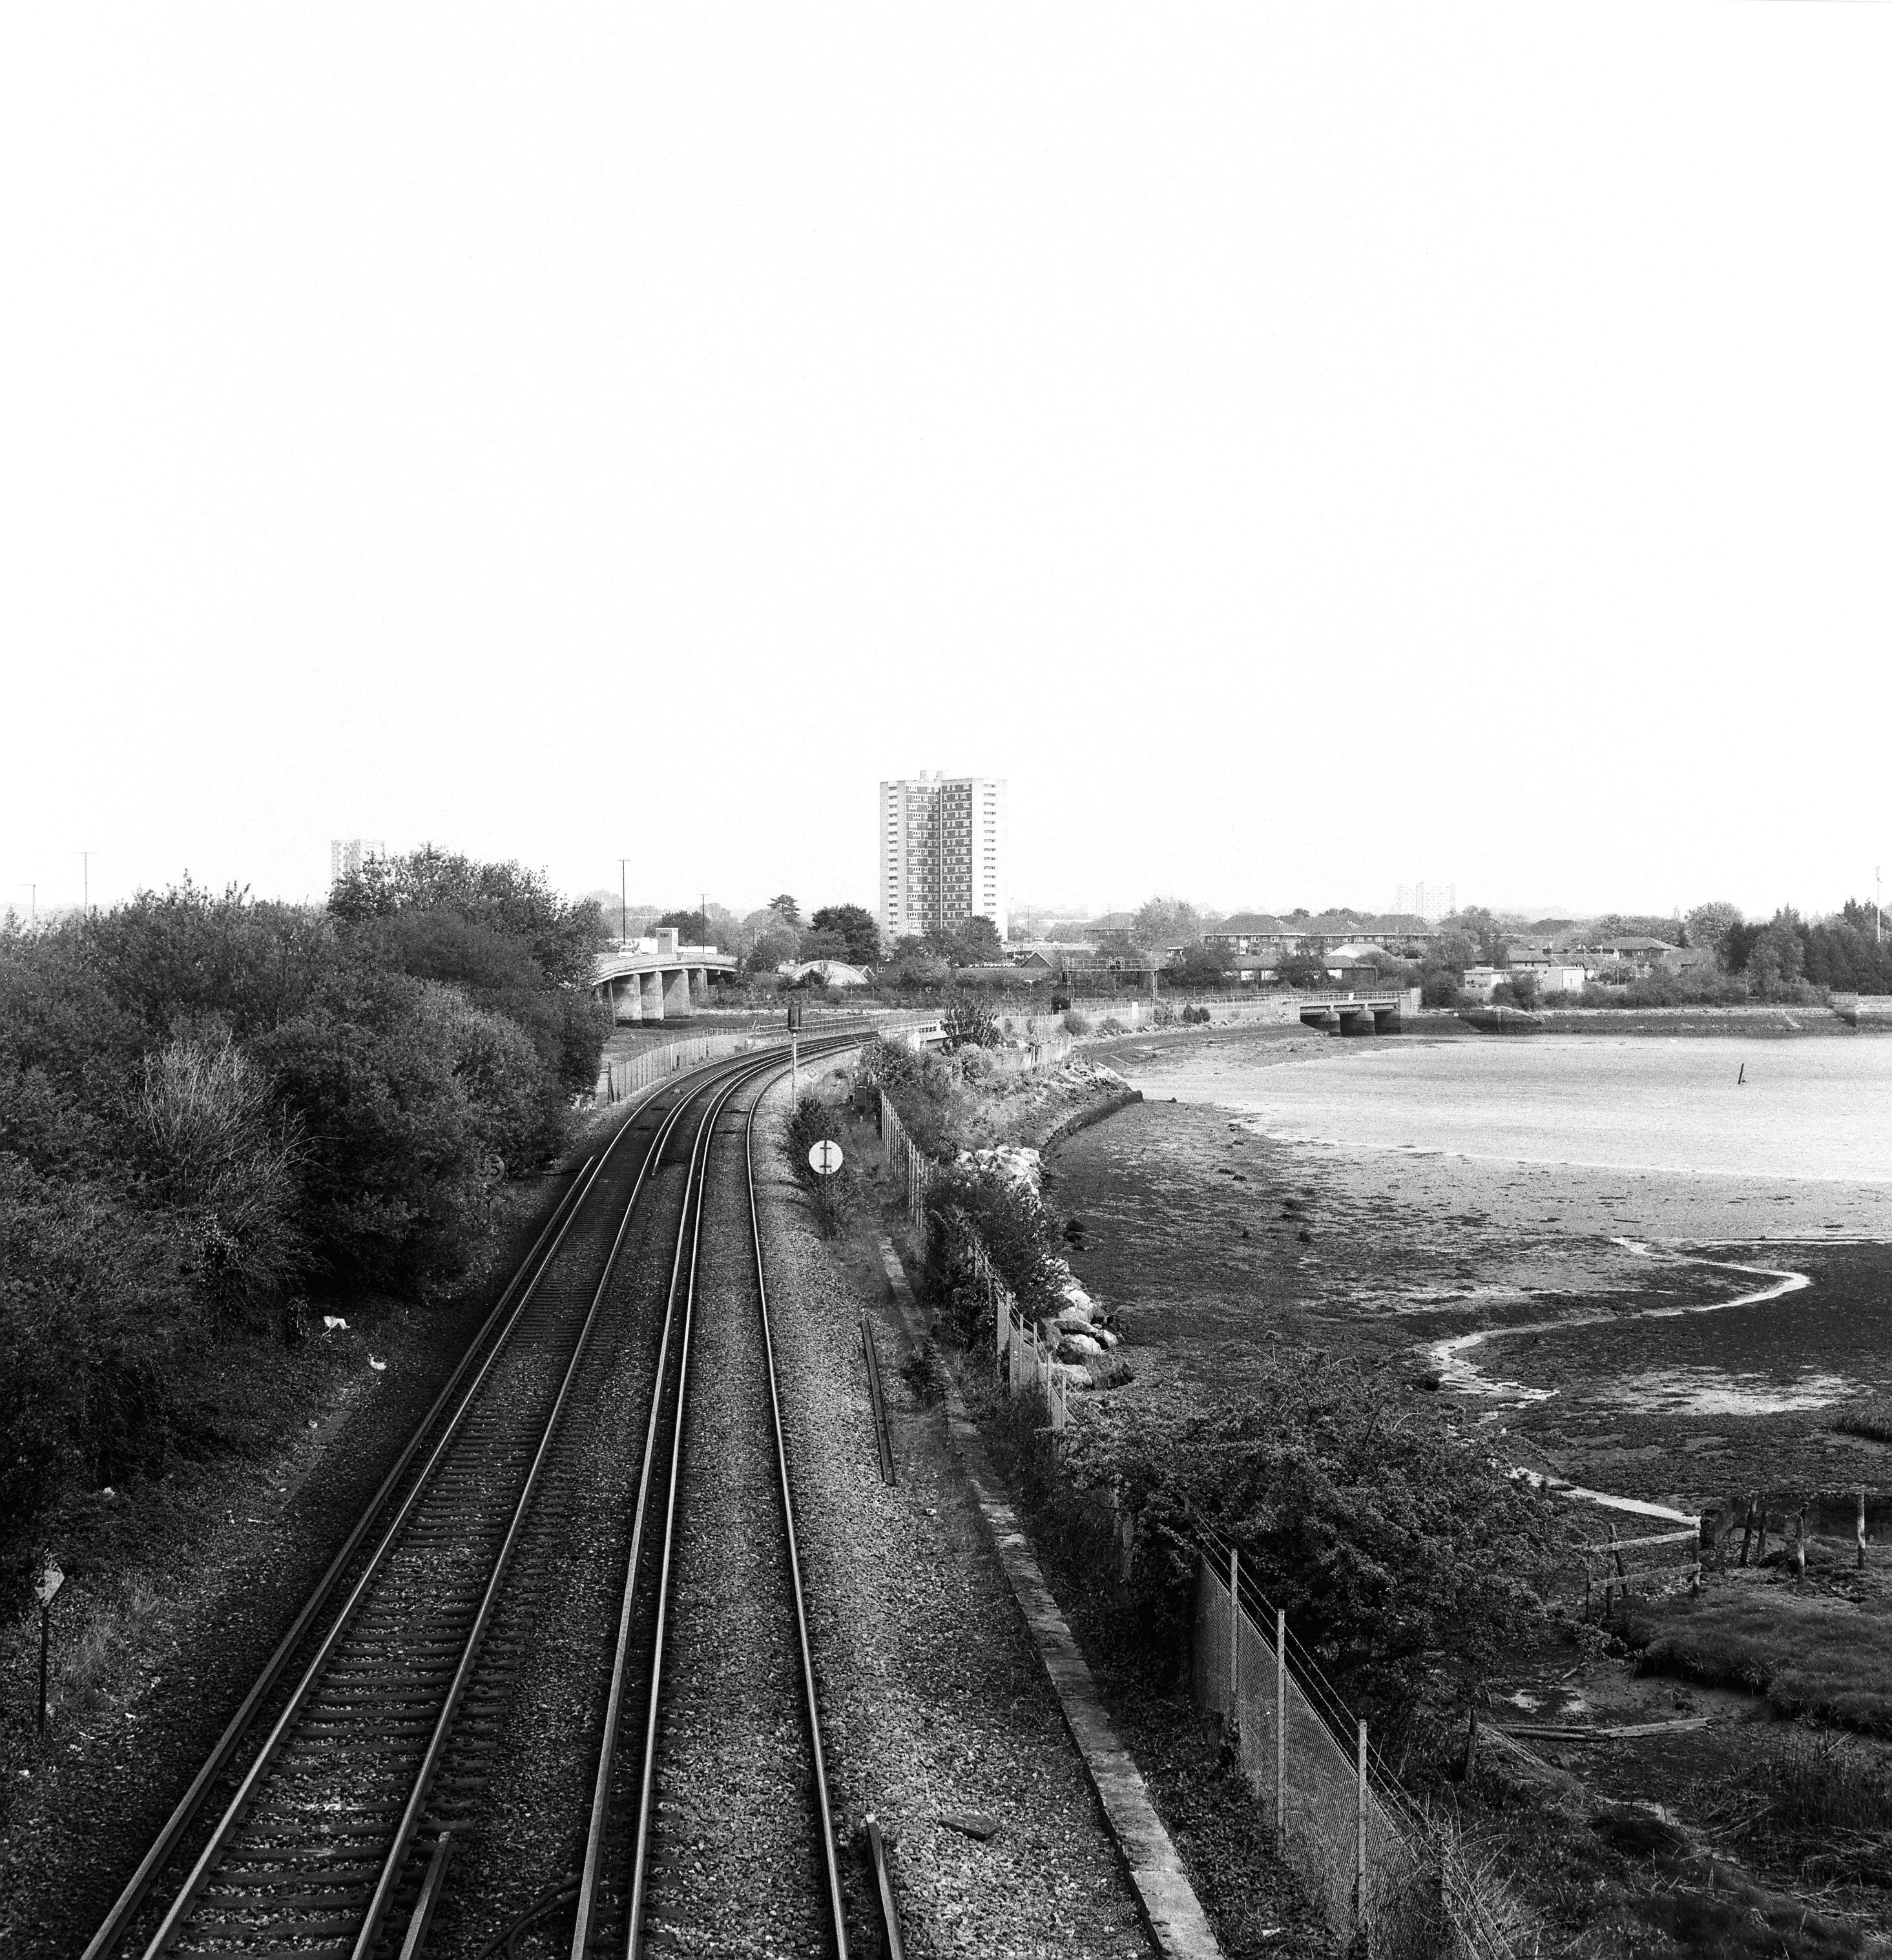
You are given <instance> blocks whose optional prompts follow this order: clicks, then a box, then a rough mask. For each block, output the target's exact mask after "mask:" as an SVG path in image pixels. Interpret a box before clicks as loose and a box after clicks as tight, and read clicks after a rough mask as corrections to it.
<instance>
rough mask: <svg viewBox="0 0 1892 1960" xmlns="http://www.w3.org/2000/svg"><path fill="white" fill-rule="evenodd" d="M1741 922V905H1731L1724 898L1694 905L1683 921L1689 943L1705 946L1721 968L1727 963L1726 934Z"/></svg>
mask: <svg viewBox="0 0 1892 1960" xmlns="http://www.w3.org/2000/svg"><path fill="white" fill-rule="evenodd" d="M1739 924H1741V907H1740V906H1739V905H1730V904H1728V902H1727V901H1726V900H1725V899H1711V900H1710V901H1709V902H1708V903H1707V904H1706V905H1697V906H1696V907H1695V908H1694V909H1693V911H1692V912H1690V914H1689V915H1688V917H1687V918H1686V919H1684V920H1683V928H1684V929H1685V930H1686V931H1687V934H1688V943H1689V944H1690V946H1696V947H1706V949H1707V950H1708V951H1709V952H1710V953H1713V954H1714V956H1715V960H1716V963H1718V965H1719V966H1722V967H1723V968H1725V967H1726V966H1727V965H1728V935H1729V934H1731V932H1733V931H1734V928H1736V927H1737V926H1738V925H1739Z"/></svg>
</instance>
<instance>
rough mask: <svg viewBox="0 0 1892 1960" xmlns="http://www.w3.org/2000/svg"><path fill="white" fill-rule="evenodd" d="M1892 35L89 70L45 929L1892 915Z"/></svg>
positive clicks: (168, 41) (58, 47) (5, 896)
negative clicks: (1544, 912) (832, 918)
mask: <svg viewBox="0 0 1892 1960" xmlns="http://www.w3.org/2000/svg"><path fill="white" fill-rule="evenodd" d="M1888 100H1892V8H1885V7H1876V8H1865V7H1861V8H1853V7H1839V6H1833V7H1793V6H1785V5H1725V4H1724V5H1715V6H1706V5H1702V6H1697V5H1661V4H1651V0H1634V4H1631V5H1599V4H1597V0H1585V4H1583V5H1576V6H1567V7H1556V6H1546V5H1530V6H1518V5H1516V4H1515V0H1505V4H1503V5H1489V6H1468V5H1450V6H1448V5H1425V4H1417V5H1416V4H1413V0H1398V4H1397V5H1363V4H1362V5H1351V4H1332V5H1307V4H1304V0H1302V4H1297V5H1266V4H1257V0H1244V4H1242V5H1239V6H1234V7H1229V8H1214V7H1206V6H1195V7H1186V8H1156V7H1149V6H1144V7H1139V8H1134V9H1129V8H1105V7H1100V6H1097V5H1089V4H1087V5H1083V6H1081V7H1072V8H1057V7H1053V6H1050V5H1033V6H1030V7H1028V8H1020V7H1017V6H1012V5H1006V6H1002V7H977V6H970V5H954V6H951V7H944V6H934V7H927V8H919V7H914V6H895V7H889V6H887V5H874V6H872V7H862V8H836V7H821V6H816V5H797V6H794V7H790V8H783V7H780V6H775V5H771V6H768V7H749V6H741V5H718V6H716V7H714V8H702V7H687V8H686V7H677V8H667V9H661V10H660V9H655V8H626V7H623V6H618V5H613V6H611V7H609V8H591V9H588V8H579V7H562V8H516V9H513V10H508V11H502V10H496V9H494V8H490V7H484V6H479V5H464V4H457V5H452V6H441V7H438V8H429V9H425V10H422V9H419V8H411V7H399V6H389V5H385V4H380V0H377V5H374V6H373V7H370V8H350V7H346V6H339V5H330V4H324V5H321V6H319V7H317V6H314V5H304V6H300V7H277V8H256V7H253V6H250V5H242V6H231V7H228V8H205V7H193V6H189V5H176V4H173V5H167V6H164V7H163V8H151V7H148V6H139V7H123V8H113V7H109V6H91V7H87V8H59V7H20V8H13V9H11V11H10V12H9V14H8V17H7V24H6V26H5V29H4V30H0V253H4V263H5V268H6V278H7V284H8V289H9V297H8V301H7V303H6V304H5V307H4V308H0V473H3V475H0V482H4V485H5V488H4V493H3V494H4V497H5V505H6V508H5V511H4V512H0V518H3V520H4V522H3V523H0V605H3V606H4V608H5V613H4V619H5V646H6V656H5V676H4V679H5V686H4V690H3V691H0V722H3V723H4V726H5V737H4V740H3V742H0V818H3V819H4V822H3V823H0V879H4V880H5V883H6V884H7V885H8V886H9V887H10V889H8V890H5V891H0V905H3V904H4V903H5V902H8V900H11V901H12V902H15V903H17V904H18V905H19V906H20V907H21V909H22V910H24V907H25V905H26V902H27V891H26V885H27V882H28V881H33V882H36V883H37V886H38V893H39V899H40V903H41V904H42V905H46V904H49V903H56V902H70V901H72V900H74V899H76V898H77V897H78V890H79V883H80V859H79V857H78V853H79V851H80V850H81V848H90V849H91V850H92V851H94V853H95V854H96V855H95V856H94V859H93V871H92V894H93V896H94V899H95V900H99V899H106V900H110V899H115V898H118V897H120V896H125V895H126V894H127V893H129V892H130V891H131V890H132V889H135V887H136V886H139V885H140V884H163V883H167V882H169V881H170V880H173V879H175V878H177V877H179V876H180V875H181V874H182V873H183V872H184V871H185V870H186V869H188V870H190V872H191V873H193V875H194V876H195V877H197V878H198V879H199V880H202V881H205V882H208V883H211V884H213V885H221V883H224V882H225V881H226V880H236V881H238V882H241V883H248V884H250V886H253V888H254V889H256V891H258V892H259V893H269V894H281V895H285V896H302V895H304V894H315V893H319V892H320V890H321V889H322V888H323V886H324V884H325V883H326V876H327V854H328V842H329V839H330V838H331V837H333V836H340V835H368V836H374V837H381V838H385V839H386V840H387V842H388V843H389V844H390V845H391V846H393V847H395V848H405V847H408V846H411V845H413V844H416V843H417V842H421V841H422V840H423V839H428V838H431V839H433V840H435V841H436V842H439V843H441V844H444V845H450V846H452V847H454V848H459V849H462V850H465V851H470V852H473V853H476V854H481V855H490V856H502V857H517V858H521V859H522V860H524V861H526V862H527V863H529V864H535V865H540V866H543V867H545V868H546V870H548V871H549V873H551V875H552V876H553V878H554V879H556V880H558V881H559V883H561V884H562V885H564V886H565V887H566V888H568V889H573V890H578V889H585V888H588V887H591V886H603V885H610V886H616V883H617V882H618V863H617V861H618V859H619V858H620V855H628V856H629V858H630V859H631V864H630V868H629V885H630V889H631V892H632V896H633V897H634V898H635V897H638V896H646V897H648V898H650V899H654V900H656V901H658V902H665V903H683V902H693V900H694V897H695V895H696V893H698V892H699V890H702V889H707V890H708V891H709V894H710V896H712V898H714V899H720V900H721V901H722V902H725V903H728V904H730V905H734V906H737V908H744V907H747V905H753V904H755V903H757V902H760V901H761V900H763V899H766V897H768V896H769V895H770V894H771V893H774V892H776V891H779V890H782V889H789V890H792V891H793V892H795V893H796V894H797V895H798V896H799V897H800V898H801V900H802V902H803V903H804V906H807V905H816V904H820V903H822V902H829V901H834V900H842V899H855V900H858V901H859V902H863V903H868V904H870V905H871V903H872V902H873V896H874V856H873V851H874V836H875V830H874V818H875V807H874V789H875V784H876V783H877V781H878V779H879V778H881V777H882V776H884V775H910V774H913V773H916V772H918V771H919V769H921V768H944V769H946V770H948V772H953V773H976V774H983V775H1003V776H1006V777H1008V778H1010V781H1011V835H1012V845H1013V858H1014V867H1013V876H1012V880H1011V891H1012V896H1013V899H1014V902H1018V901H1030V900H1034V899H1041V900H1045V901H1048V902H1062V903H1068V904H1070V905H1094V906H1099V907H1101V906H1104V905H1117V906H1123V905H1133V904H1134V903H1136V902H1137V901H1138V900H1139V899H1142V898H1143V897H1145V896H1148V895H1149V894H1150V893H1152V892H1155V891H1158V890H1161V891H1166V892H1167V891H1176V892H1180V893H1184V894H1185V895H1187V896H1193V897H1196V898H1198V899H1202V900H1205V901H1208V902H1213V903H1216V904H1219V905H1222V906H1224V907H1225V908H1233V907H1235V906H1237V905H1266V906H1269V907H1281V908H1286V907H1288V906H1291V905H1310V906H1320V905H1327V904H1330V903H1342V904H1352V905H1365V906H1381V905H1390V904H1391V902H1392V901H1393V899H1394V892H1395V887H1396V886H1397V884H1398V883H1400V882H1401V881H1405V882H1408V883H1409V882H1410V881H1412V880H1416V879H1419V878H1425V879H1428V880H1433V881H1435V882H1437V883H1444V882H1445V881H1447V880H1451V881H1454V883H1456V885H1457V892H1458V896H1459V898H1460V902H1485V903H1493V904H1502V903H1507V902H1510V903H1524V904H1528V905H1543V906H1550V905H1559V906H1562V907H1569V908H1580V909H1588V910H1594V909H1598V908H1605V907H1616V908H1624V909H1630V908H1636V909H1658V910H1661V911H1664V912H1666V911H1667V910H1668V909H1669V908H1671V906H1672V905H1677V904H1680V905H1683V906H1684V907H1687V905H1690V904H1692V903H1694V902H1698V901H1699V900H1700V899H1704V898H1707V897H1711V896H1725V897H1728V898H1731V899H1734V900H1735V901H1736V902H1738V903H1740V904H1741V905H1744V906H1745V907H1747V908H1748V909H1750V911H1753V910H1760V909H1771V908H1773V906H1774V905H1777V904H1779V903H1783V902H1792V903H1796V904H1798V905H1801V906H1802V907H1803V908H1810V909H1815V910H1819V909H1825V908H1830V907H1831V906H1833V905H1836V904H1837V903H1838V902H1839V900H1840V899H1842V898H1843V897H1844V896H1846V894H1847V893H1849V892H1851V893H1858V892H1862V891H1869V890H1870V888H1871V874H1872V869H1873V865H1874V861H1875V859H1876V858H1881V857H1883V858H1884V859H1885V860H1886V861H1887V868H1888V870H1892V816H1889V815H1888V787H1889V786H1888V783H1887V768H1886V767H1885V762H1884V757H1885V751H1886V743H1885V738H1886V733H1887V691H1888V683H1887V658H1886V655H1887V628H1888V625H1889V624H1892V579H1888V566H1889V565H1892V551H1889V549H1888V539H1889V538H1892V523H1889V522H1888V520H1889V519H1892V354H1889V350H1892V254H1889V253H1888V251H1887V239H1888V237H1889V236H1892V214H1889V213H1888V210H1887V205H1888V201H1889V200H1892V116H1889V115H1888V114H1887V110H1886V104H1887V101H1888Z"/></svg>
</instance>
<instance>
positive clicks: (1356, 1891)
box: [1353, 1719, 1366, 1933]
mask: <svg viewBox="0 0 1892 1960" xmlns="http://www.w3.org/2000/svg"><path fill="white" fill-rule="evenodd" d="M1354 1809H1355V1813H1356V1814H1357V1815H1358V1818H1359V1834H1358V1844H1357V1845H1356V1847H1355V1851H1354V1856H1353V1923H1354V1926H1355V1928H1356V1930H1358V1931H1360V1932H1362V1933H1364V1932H1365V1930H1366V1723H1365V1720H1364V1719H1362V1721H1361V1723H1360V1755H1359V1768H1358V1774H1357V1777H1356V1782H1355V1800H1354Z"/></svg>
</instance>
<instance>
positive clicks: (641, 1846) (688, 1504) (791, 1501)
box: [570, 1083, 897, 1960]
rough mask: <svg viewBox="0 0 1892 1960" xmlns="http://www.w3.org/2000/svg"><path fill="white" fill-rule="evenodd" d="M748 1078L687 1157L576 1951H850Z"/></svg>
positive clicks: (629, 1959)
mask: <svg viewBox="0 0 1892 1960" xmlns="http://www.w3.org/2000/svg"><path fill="white" fill-rule="evenodd" d="M746 1086H747V1085H745V1084H744V1083H732V1084H731V1086H730V1087H729V1088H728V1090H725V1092H724V1093H723V1096H722V1097H721V1102H720V1103H719V1104H718V1109H717V1110H716V1112H715V1115H714V1116H713V1117H712V1120H711V1121H710V1122H708V1123H706V1125H704V1128H703V1129H702V1132H701V1134H700V1138H699V1145H698V1148H697V1150H696V1153H694V1155H693V1160H692V1163H691V1167H690V1170H691V1176H690V1188H689V1192H688V1195H687V1197H686V1206H685V1214H684V1217H683V1223H682V1226H681V1227H680V1230H679V1233H678V1236H677V1255H676V1258H675V1261H674V1265H673V1268H672V1273H671V1282H670V1299H669V1302H668V1306H667V1312H666V1316H665V1321H664V1332H663V1335H662V1337H661V1345H660V1376H659V1389H658V1393H657V1394H656V1395H655V1396H654V1397H653V1398H652V1402H651V1414H650V1420H649V1422H648V1425H647V1427H646V1430H645V1440H644V1453H643V1465H642V1476H641V1478H640V1481H639V1491H638V1497H637V1504H636V1510H635V1522H634V1524H633V1528H632V1544H631V1549H630V1552H629V1557H628V1558H627V1560H626V1569H625V1583H624V1589H623V1596H622V1599H621V1603H620V1612H619V1621H618V1637H617V1645H616V1651H615V1653H614V1656H613V1665H612V1669H611V1677H610V1694H609V1713H608V1715H607V1720H606V1721H605V1723H604V1726H603V1729H602V1733H601V1739H600V1748H599V1752H598V1761H597V1772H596V1775H595V1778H594V1785H593V1794H592V1805H591V1822H590V1827H589V1829H588V1834H587V1838H586V1846H585V1857H584V1869H583V1872H582V1874H581V1879H580V1882H579V1885H578V1888H577V1896H576V1899H575V1907H576V1912H575V1921H574V1925H573V1930H572V1943H571V1948H570V1951H571V1953H572V1956H573V1960H585V1956H586V1955H588V1953H591V1952H599V1951H608V1952H614V1953H616V1952H622V1953H623V1954H625V1955H626V1960H640V1956H642V1955H645V1954H646V1953H648V1952H651V1951H652V1950H653V1949H654V1946H655V1944H656V1943H658V1942H659V1941H661V1940H662V1939H664V1938H665V1937H669V1938H672V1939H675V1940H676V1941H677V1942H678V1943H680V1944H682V1945H684V1946H693V1947H696V1948H697V1949H698V1950H714V1951H717V1952H734V1951H748V1950H756V1951H759V1952H760V1951H765V1950H766V1951H771V1952H776V1951H782V1950H787V1951H789V1952H800V1953H824V1954H831V1955H834V1956H836V1960H846V1956H847V1953H848V1934H847V1914H846V1905H845V1903H844V1901H843V1898H842V1885H841V1878H840V1872H839V1862H838V1860H837V1858H836V1850H835V1843H834V1833H833V1822H832V1812H831V1810H830V1803H829V1798H828V1786H827V1763H826V1757H825V1752H824V1750H823V1744H822V1739H821V1724H820V1704H819V1698H818V1697H817V1692H816V1686H815V1676H814V1656H813V1653H812V1650H811V1644H810V1641H809V1637H808V1625H807V1608H806V1605H805V1603H804V1596H803V1587H802V1580H801V1562H800V1557H799V1553H798V1547H797V1544H796V1537H795V1498H794V1493H793V1490H792V1485H791V1483H790V1480H789V1475H788V1456H787V1452H786V1449H785V1445H784V1443H783V1440H782V1416H781V1407H780V1398H779V1392H778V1389H777V1385H776V1368H775V1354H774V1342H773V1337H772V1332H771V1329H770V1327H769V1302H768V1287H767V1278H766V1270H765V1266H764V1262H763V1252H762V1238H761V1232H760V1219H759V1214H758V1208H757V1206H756V1192H755V1172H754V1131H755V1118H756V1110H757V1109H758V1108H759V1106H760V1102H761V1097H762V1089H761V1087H758V1088H757V1090H756V1093H755V1094H754V1095H753V1096H750V1098H749V1099H748V1100H747V1103H746V1104H743V1103H738V1101H737V1098H738V1096H739V1095H740V1093H741V1090H743V1088H744V1087H746ZM764 1086H766V1085H764ZM719 1144H720V1145H721V1151H722V1153H723V1154H724V1155H725V1158H726V1160H727V1162H726V1167H727V1169H728V1171H729V1172H730V1173H731V1175H730V1176H728V1178H727V1179H724V1180H722V1181H721V1182H718V1180H717V1179H715V1176H714V1173H715V1169H716V1167H717V1166H716V1164H715V1159H716V1157H717V1155H718V1145H719ZM706 1223H707V1228H708V1229H707V1230H706ZM758 1335H759V1336H760V1338H759V1339H758V1338H757V1337H758ZM706 1832H707V1833H709V1834H712V1836H713V1838H714V1844H713V1846H712V1844H711V1843H710V1842H709V1839H708V1838H706V1836H705V1835H704V1833H706ZM712 1941H713V1942H715V1945H714V1946H713V1947H712V1946H709V1945H708V1944H707V1943H709V1942H712ZM893 1950H895V1951H897V1947H896V1948H894V1949H893Z"/></svg>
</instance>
